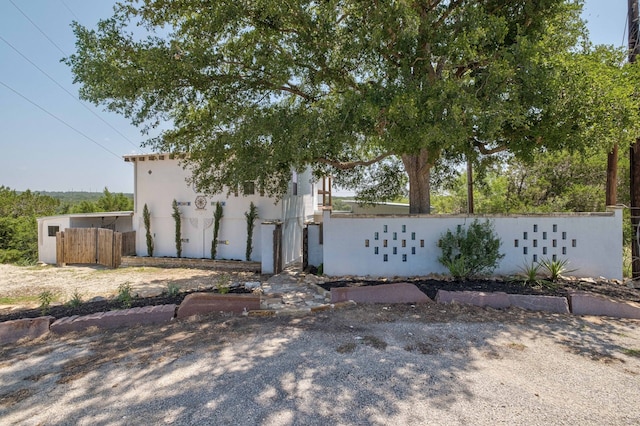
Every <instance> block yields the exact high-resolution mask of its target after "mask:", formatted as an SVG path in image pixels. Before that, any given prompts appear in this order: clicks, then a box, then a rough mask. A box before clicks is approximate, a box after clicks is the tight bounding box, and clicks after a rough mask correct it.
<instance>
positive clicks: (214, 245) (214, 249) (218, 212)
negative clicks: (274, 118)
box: [211, 201, 224, 259]
mask: <svg viewBox="0 0 640 426" xmlns="http://www.w3.org/2000/svg"><path fill="white" fill-rule="evenodd" d="M223 216H224V214H223V211H222V203H220V201H218V202H216V209H215V211H214V213H213V239H212V240H211V258H212V259H215V258H216V255H217V254H218V233H219V232H220V221H221V220H222V217H223Z"/></svg>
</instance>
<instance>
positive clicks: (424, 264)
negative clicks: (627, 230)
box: [310, 208, 622, 279]
mask: <svg viewBox="0 0 640 426" xmlns="http://www.w3.org/2000/svg"><path fill="white" fill-rule="evenodd" d="M476 218H477V219H479V220H480V221H483V220H485V219H488V220H489V221H491V222H492V223H493V225H494V229H495V231H496V233H497V235H498V236H499V237H500V239H501V241H502V244H501V247H500V252H501V253H504V254H505V257H504V258H503V259H502V260H501V262H500V265H499V267H498V268H497V269H496V270H495V271H494V274H496V275H510V274H515V273H518V272H520V270H521V268H522V267H523V266H524V265H527V264H529V265H530V264H531V263H532V262H533V261H534V256H535V257H536V259H537V260H538V261H540V260H542V259H545V258H549V259H552V258H553V256H556V258H557V259H559V260H564V259H568V261H569V264H568V265H567V267H568V268H569V269H575V271H573V272H571V275H575V276H578V277H599V276H603V277H606V278H617V279H622V209H620V208H615V209H614V210H613V212H608V213H591V214H590V213H578V214H557V215H514V216H480V217H475V216H445V215H441V216H440V215H436V216H428V217H425V216H422V217H421V216H378V217H376V216H364V217H363V216H360V217H359V216H353V215H331V214H330V212H325V215H324V220H323V222H324V225H323V227H324V245H323V248H322V251H323V259H324V272H325V273H326V274H327V275H333V276H339V275H364V276H383V277H393V276H422V275H428V274H430V273H448V270H447V269H446V268H445V267H444V266H442V265H441V264H440V262H438V256H440V254H441V251H440V249H439V248H438V246H437V242H438V240H439V239H440V237H441V235H442V234H444V233H445V232H446V231H447V229H451V230H452V231H454V230H455V229H456V227H457V226H458V225H462V226H466V225H468V224H470V223H471V222H473V220H474V219H476ZM385 231H386V232H385ZM376 233H377V239H376ZM385 240H386V244H387V246H386V247H385V246H384V242H385ZM367 241H368V244H369V247H366V244H367ZM310 243H311V240H310ZM403 244H404V247H403ZM376 248H377V251H378V254H376V253H375V251H376ZM385 256H386V261H385Z"/></svg>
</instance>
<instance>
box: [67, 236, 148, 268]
mask: <svg viewBox="0 0 640 426" xmlns="http://www.w3.org/2000/svg"><path fill="white" fill-rule="evenodd" d="M123 239H124V240H125V241H126V244H124V245H123ZM131 241H135V232H127V233H125V235H124V238H123V234H122V233H120V232H114V231H112V230H110V229H104V228H67V229H65V230H64V232H58V233H57V234H56V263H57V264H58V266H64V265H65V264H67V263H83V264H100V265H104V266H107V267H109V268H117V267H118V266H120V263H121V262H122V254H123V248H124V249H126V250H127V254H129V252H131V251H132V250H133V251H134V252H135V246H134V247H133V249H132V247H131V245H132V244H131ZM134 244H135V243H134Z"/></svg>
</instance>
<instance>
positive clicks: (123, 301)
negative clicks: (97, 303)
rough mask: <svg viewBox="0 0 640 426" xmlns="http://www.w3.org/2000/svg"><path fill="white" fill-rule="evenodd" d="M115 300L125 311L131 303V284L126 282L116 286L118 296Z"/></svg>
mask: <svg viewBox="0 0 640 426" xmlns="http://www.w3.org/2000/svg"><path fill="white" fill-rule="evenodd" d="M116 300H117V301H118V303H120V305H121V306H122V307H123V308H125V309H128V308H130V307H131V302H132V301H133V295H132V294H131V284H129V283H128V282H127V283H122V284H120V285H119V286H118V295H117V296H116Z"/></svg>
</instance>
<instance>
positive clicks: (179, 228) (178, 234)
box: [171, 199, 182, 257]
mask: <svg viewBox="0 0 640 426" xmlns="http://www.w3.org/2000/svg"><path fill="white" fill-rule="evenodd" d="M171 208H172V209H173V213H172V214H171V216H173V220H174V221H175V223H176V256H177V257H182V219H181V218H180V210H179V209H178V202H177V201H176V200H175V199H174V200H173V203H171Z"/></svg>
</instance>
